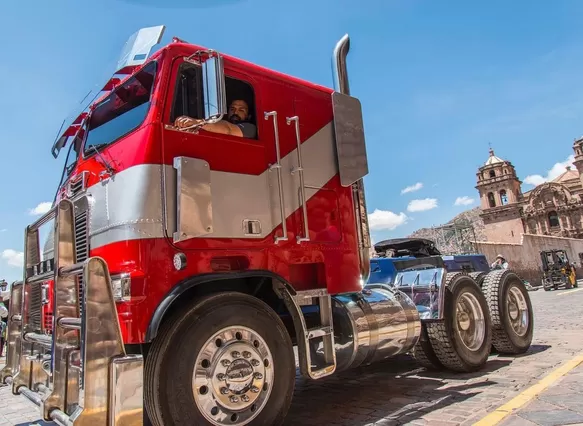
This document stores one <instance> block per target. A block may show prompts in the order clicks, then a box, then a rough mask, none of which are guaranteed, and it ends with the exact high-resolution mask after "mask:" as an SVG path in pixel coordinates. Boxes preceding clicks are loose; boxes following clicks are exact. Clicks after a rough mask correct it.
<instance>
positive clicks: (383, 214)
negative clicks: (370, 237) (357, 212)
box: [368, 209, 409, 231]
mask: <svg viewBox="0 0 583 426" xmlns="http://www.w3.org/2000/svg"><path fill="white" fill-rule="evenodd" d="M408 219H409V218H408V217H407V215H406V214H405V213H402V212H401V213H399V214H396V213H393V212H391V211H388V210H379V209H375V211H374V212H372V213H371V214H369V215H368V226H369V228H370V229H371V230H373V231H381V230H389V231H392V230H393V229H395V228H397V227H398V226H401V225H404V224H405V223H407V220H408Z"/></svg>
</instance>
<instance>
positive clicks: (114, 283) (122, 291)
mask: <svg viewBox="0 0 583 426" xmlns="http://www.w3.org/2000/svg"><path fill="white" fill-rule="evenodd" d="M131 287H132V279H131V278H130V274H128V273H123V274H118V275H112V276H111V288H112V290H113V299H114V300H115V301H116V302H127V301H129V300H130V298H131V291H130V290H131Z"/></svg>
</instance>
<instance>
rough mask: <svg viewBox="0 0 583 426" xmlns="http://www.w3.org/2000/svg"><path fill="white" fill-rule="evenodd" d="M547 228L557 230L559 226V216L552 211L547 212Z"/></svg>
mask: <svg viewBox="0 0 583 426" xmlns="http://www.w3.org/2000/svg"><path fill="white" fill-rule="evenodd" d="M549 226H550V227H551V228H557V227H559V226H561V225H560V223H559V215H558V214H557V212H556V211H554V210H553V211H552V212H549Z"/></svg>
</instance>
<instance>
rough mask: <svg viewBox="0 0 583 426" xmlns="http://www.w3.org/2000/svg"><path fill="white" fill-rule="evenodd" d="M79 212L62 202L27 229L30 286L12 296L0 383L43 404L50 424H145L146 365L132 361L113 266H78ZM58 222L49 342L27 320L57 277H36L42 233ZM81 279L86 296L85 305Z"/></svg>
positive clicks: (92, 262) (20, 286)
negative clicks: (36, 298) (44, 284)
mask: <svg viewBox="0 0 583 426" xmlns="http://www.w3.org/2000/svg"><path fill="white" fill-rule="evenodd" d="M74 211H75V205H74V204H73V202H72V201H70V200H62V201H60V202H59V203H58V205H56V206H54V207H53V208H52V209H51V210H50V211H49V212H48V213H47V214H46V215H44V216H43V217H41V218H40V219H39V220H38V221H36V222H35V223H34V224H32V225H30V226H28V227H27V228H26V237H25V272H24V280H23V282H19V283H15V284H14V285H13V286H12V289H11V303H10V310H9V322H8V324H9V325H8V354H7V361H6V366H5V367H4V369H3V370H2V371H1V372H0V381H1V382H3V383H7V384H10V385H11V386H12V393H14V394H15V395H23V396H25V397H26V398H27V399H28V400H30V401H31V402H33V403H34V404H35V405H37V406H38V407H39V408H40V411H41V412H42V416H43V419H44V420H46V421H51V420H52V421H55V422H57V423H58V424H61V425H68V426H85V425H91V426H96V425H100V426H101V425H104V426H125V425H141V424H142V423H143V409H142V406H143V402H142V377H143V376H142V371H143V370H142V368H143V360H142V357H141V356H136V355H129V356H128V355H127V354H126V351H125V348H124V343H123V339H122V334H121V329H120V325H119V320H118V316H117V308H116V305H115V300H114V297H113V289H112V286H111V279H110V275H109V270H108V267H107V263H106V262H105V261H104V260H103V259H101V258H99V257H93V258H89V259H87V260H86V261H84V262H80V263H74V259H75V241H74V236H75V229H74V224H75V221H74ZM52 219H55V221H54V227H55V233H54V235H55V245H54V247H55V267H54V274H52V275H53V278H54V284H53V333H52V335H49V334H44V333H43V332H42V329H40V330H39V329H35V328H34V327H33V325H34V324H31V322H30V318H29V313H30V309H31V297H30V286H31V285H32V284H34V283H38V282H39V281H43V280H46V279H50V278H52V277H51V276H47V275H48V274H46V273H43V274H41V275H36V276H34V275H32V272H31V269H32V270H34V268H32V266H33V265H35V264H38V263H39V262H40V247H39V239H38V230H39V228H40V227H41V226H42V225H44V224H46V223H48V222H50V221H51V220H52ZM80 276H82V278H83V282H84V283H85V291H84V292H83V297H82V299H83V300H80V301H79V300H78V299H79V296H78V295H79V288H78V279H77V278H78V277H80ZM32 308H35V307H34V306H33V307H32ZM47 350H50V354H47V353H46V352H47ZM81 379H82V380H81ZM122 379H123V380H122Z"/></svg>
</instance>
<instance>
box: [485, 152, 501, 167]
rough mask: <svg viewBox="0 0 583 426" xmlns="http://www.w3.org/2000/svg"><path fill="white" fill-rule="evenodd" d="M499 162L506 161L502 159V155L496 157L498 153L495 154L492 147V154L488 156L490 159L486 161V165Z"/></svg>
mask: <svg viewBox="0 0 583 426" xmlns="http://www.w3.org/2000/svg"><path fill="white" fill-rule="evenodd" d="M499 163H504V160H503V159H501V158H500V157H496V155H494V150H493V149H492V148H490V156H489V157H488V160H487V161H486V162H485V163H484V166H491V165H493V164H499Z"/></svg>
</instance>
